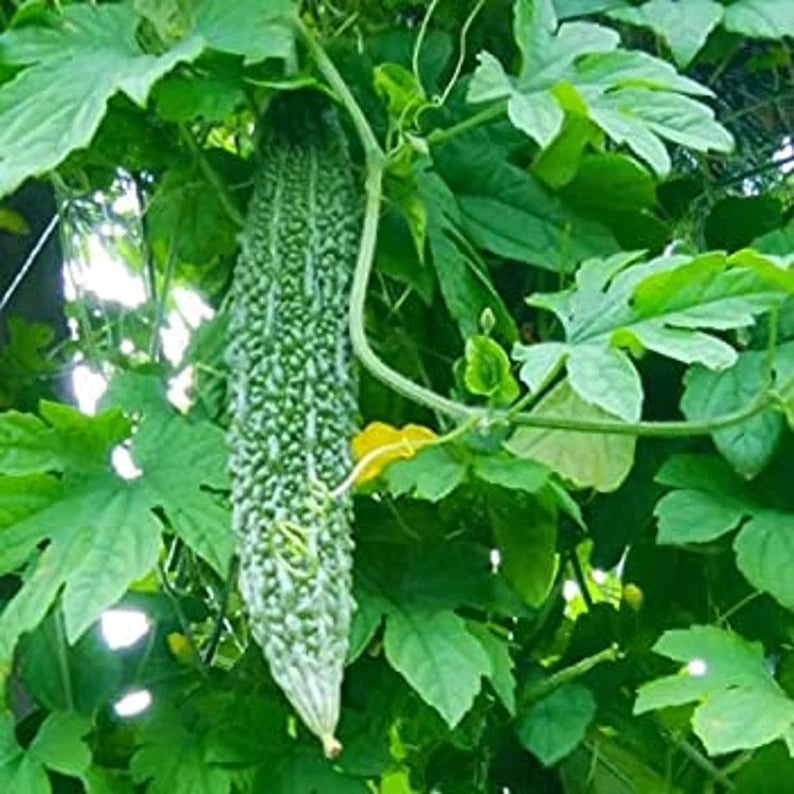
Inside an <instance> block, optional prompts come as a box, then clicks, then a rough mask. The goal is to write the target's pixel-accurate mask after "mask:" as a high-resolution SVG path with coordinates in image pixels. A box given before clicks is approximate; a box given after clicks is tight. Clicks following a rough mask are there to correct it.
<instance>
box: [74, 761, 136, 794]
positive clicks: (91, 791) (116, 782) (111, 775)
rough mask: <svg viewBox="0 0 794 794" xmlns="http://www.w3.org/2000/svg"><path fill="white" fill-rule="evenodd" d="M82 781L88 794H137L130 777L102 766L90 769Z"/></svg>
mask: <svg viewBox="0 0 794 794" xmlns="http://www.w3.org/2000/svg"><path fill="white" fill-rule="evenodd" d="M82 779H83V782H84V783H85V787H86V791H87V794H135V792H134V790H133V787H132V781H131V780H130V779H129V776H127V775H126V774H124V773H120V772H114V771H111V770H109V769H104V768H103V767H100V766H92V767H90V768H89V769H88V770H87V771H86V772H85V773H84V774H83V776H82Z"/></svg>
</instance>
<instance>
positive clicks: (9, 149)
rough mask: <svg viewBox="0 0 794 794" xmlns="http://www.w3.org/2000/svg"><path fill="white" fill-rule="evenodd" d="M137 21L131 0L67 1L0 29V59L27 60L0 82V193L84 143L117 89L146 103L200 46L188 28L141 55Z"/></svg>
mask: <svg viewBox="0 0 794 794" xmlns="http://www.w3.org/2000/svg"><path fill="white" fill-rule="evenodd" d="M137 26H138V17H137V16H136V14H135V13H134V11H133V9H132V7H131V6H130V5H126V4H121V5H101V6H99V5H98V6H93V5H70V6H67V7H66V8H65V9H64V10H63V12H62V14H61V15H59V16H57V17H52V18H51V25H50V26H49V27H46V28H45V27H42V26H39V25H30V26H26V27H20V28H17V29H12V30H9V31H7V32H5V33H3V34H2V35H0V62H4V63H6V64H10V65H14V66H23V67H25V68H23V69H22V71H20V72H19V73H18V74H17V75H16V77H14V78H13V79H12V80H10V81H9V82H7V83H5V84H3V85H2V86H1V87H0V151H2V153H3V154H2V158H0V195H5V194H7V193H10V192H11V191H13V190H14V188H16V187H17V186H18V185H19V184H21V183H22V182H23V181H24V180H25V179H27V178H28V177H30V176H36V175H39V174H44V173H46V172H47V171H50V170H51V169H53V168H55V167H56V166H58V165H59V164H60V163H61V162H62V161H63V160H64V159H65V158H66V156H67V155H68V154H69V153H70V152H72V151H73V150H75V149H79V148H82V147H84V146H86V145H87V144H88V143H89V142H90V141H91V138H92V137H93V136H94V133H95V132H96V130H97V128H98V127H99V123H100V121H101V120H102V117H103V116H104V115H105V110H106V108H107V103H108V100H109V99H110V98H111V97H112V96H114V95H115V94H116V93H118V92H119V91H122V92H123V93H125V94H126V95H127V96H128V97H129V98H130V99H131V100H132V101H133V102H135V103H137V104H138V105H144V104H145V102H146V97H147V95H148V94H149V90H150V89H151V87H152V85H153V84H154V83H155V82H156V81H157V80H158V79H159V78H160V77H162V76H163V75H164V74H166V73H167V72H169V71H170V70H171V69H172V68H173V67H174V66H175V65H176V64H177V63H180V62H185V61H192V60H194V59H195V58H196V57H197V56H198V55H199V54H200V53H201V50H202V48H203V46H204V45H203V42H202V40H201V39H200V38H199V37H196V36H192V37H190V38H187V39H184V40H183V41H181V42H179V44H177V45H176V46H175V47H174V48H172V49H170V50H167V51H166V52H165V53H163V54H162V55H147V54H145V53H144V52H143V51H142V50H141V48H140V47H139V45H138V42H137V41H136V38H135V32H136V29H137Z"/></svg>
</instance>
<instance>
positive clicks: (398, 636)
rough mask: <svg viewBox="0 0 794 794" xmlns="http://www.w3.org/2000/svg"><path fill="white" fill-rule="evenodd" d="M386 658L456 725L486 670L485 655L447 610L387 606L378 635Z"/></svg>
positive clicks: (478, 644) (443, 715)
mask: <svg viewBox="0 0 794 794" xmlns="http://www.w3.org/2000/svg"><path fill="white" fill-rule="evenodd" d="M384 650H385V652H386V658H387V659H388V660H389V664H390V665H391V666H392V667H393V668H394V669H395V670H397V671H398V672H399V673H400V674H402V675H403V676H404V677H405V679H406V680H407V681H408V683H409V684H410V685H411V686H412V687H413V688H414V689H415V690H416V691H417V692H418V693H419V695H420V696H421V697H422V699H423V700H424V701H425V702H427V703H429V704H430V705H431V706H432V707H433V708H434V709H436V711H438V713H439V714H441V716H442V717H443V718H444V720H445V721H446V723H447V724H448V725H449V726H450V727H454V726H455V725H457V724H458V723H459V722H460V720H461V719H462V718H463V715H464V714H465V713H466V712H467V711H468V710H469V708H471V705H472V703H473V702H474V698H475V696H476V695H477V693H478V692H479V691H480V688H481V686H482V684H481V679H482V676H484V675H485V676H487V675H489V674H490V672H491V661H490V659H489V657H488V655H487V654H486V653H485V651H484V650H483V647H482V645H481V644H480V642H478V641H477V639H475V637H474V636H472V634H471V633H470V632H469V631H467V629H466V623H465V622H464V621H463V619H462V618H460V617H458V616H457V615H456V614H454V613H453V612H451V611H448V610H445V611H428V610H426V609H421V608H417V607H414V606H410V605H400V606H399V607H397V606H396V605H394V606H392V607H390V610H389V615H388V619H387V621H386V633H385V635H384Z"/></svg>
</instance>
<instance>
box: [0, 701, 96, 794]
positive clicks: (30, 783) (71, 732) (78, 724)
mask: <svg viewBox="0 0 794 794" xmlns="http://www.w3.org/2000/svg"><path fill="white" fill-rule="evenodd" d="M90 728H91V725H90V723H89V722H88V721H87V720H86V719H84V718H83V717H80V716H78V715H77V714H71V713H68V712H63V713H55V714H51V715H50V716H49V717H47V719H46V720H45V721H44V722H43V723H42V726H41V727H40V728H39V731H38V733H37V734H36V737H35V738H34V739H33V742H32V743H31V745H30V746H29V747H28V748H27V750H25V749H23V748H22V747H20V745H19V744H18V743H17V739H16V736H15V734H14V717H13V714H12V713H11V712H10V711H5V712H3V713H1V714H0V788H2V790H3V791H7V792H9V794H10V792H14V794H51V792H52V788H51V787H50V781H49V778H48V777H47V771H46V770H47V769H51V770H53V771H55V772H60V773H61V774H63V775H68V776H70V777H79V776H80V775H82V773H83V772H85V771H86V770H87V769H88V767H89V765H90V763H91V751H90V750H89V748H88V745H87V744H86V743H85V742H84V741H83V738H82V737H83V736H85V735H86V734H87V733H88V732H89V730H90Z"/></svg>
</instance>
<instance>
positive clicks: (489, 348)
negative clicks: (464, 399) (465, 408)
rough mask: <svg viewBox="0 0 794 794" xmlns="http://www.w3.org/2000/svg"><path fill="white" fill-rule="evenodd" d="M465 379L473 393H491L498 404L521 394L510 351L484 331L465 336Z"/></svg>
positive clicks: (489, 396) (505, 402)
mask: <svg viewBox="0 0 794 794" xmlns="http://www.w3.org/2000/svg"><path fill="white" fill-rule="evenodd" d="M463 379H464V382H465V383H466V388H467V389H468V390H469V391H470V392H471V393H472V394H477V395H482V396H484V397H488V398H490V400H491V401H492V402H493V403H494V404H495V405H509V404H510V403H511V402H513V400H515V399H516V398H517V397H518V395H519V389H518V383H516V379H515V378H514V377H513V373H512V372H511V371H510V359H508V357H507V353H505V351H504V350H503V348H502V347H501V345H499V344H498V343H497V342H494V341H493V339H490V338H489V337H487V336H483V335H481V334H478V335H477V336H472V337H469V339H467V340H466V368H465V370H464V373H463Z"/></svg>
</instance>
